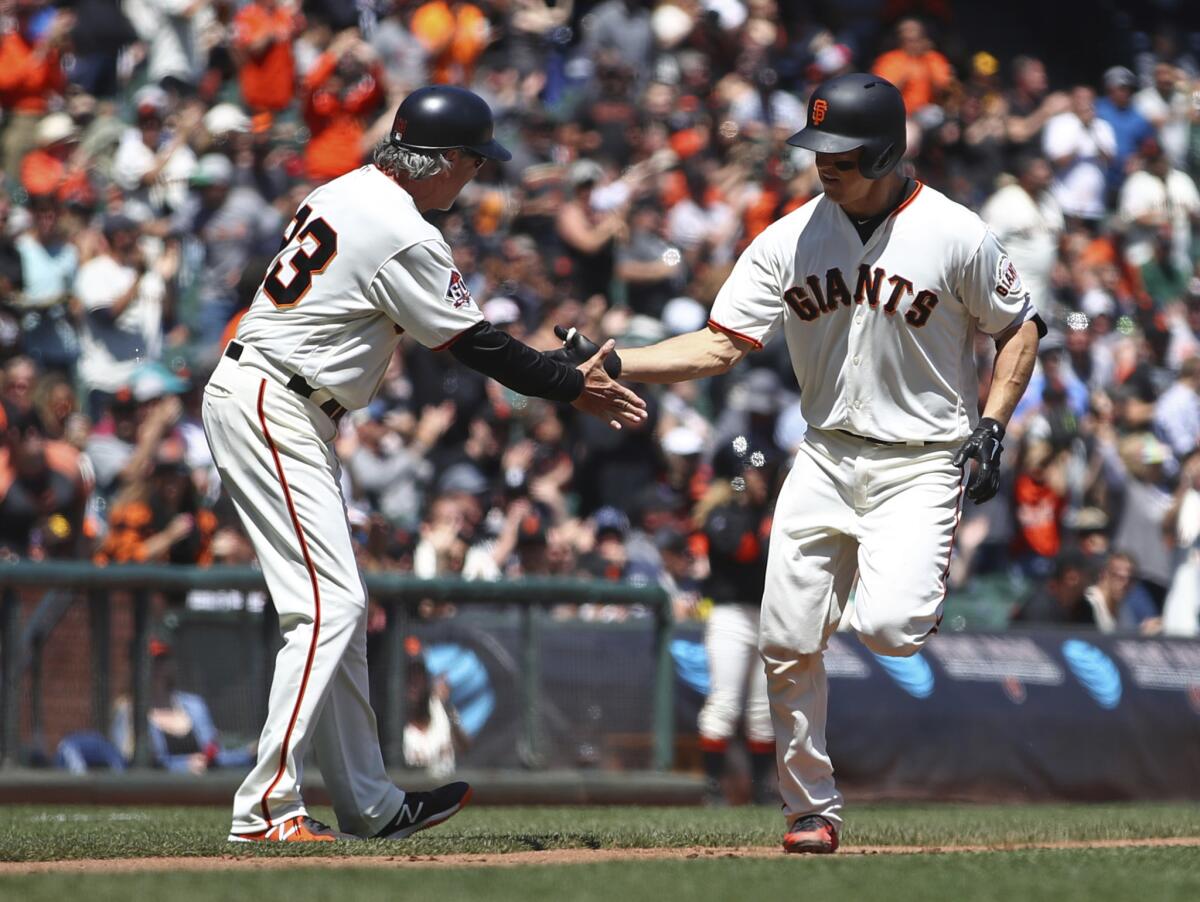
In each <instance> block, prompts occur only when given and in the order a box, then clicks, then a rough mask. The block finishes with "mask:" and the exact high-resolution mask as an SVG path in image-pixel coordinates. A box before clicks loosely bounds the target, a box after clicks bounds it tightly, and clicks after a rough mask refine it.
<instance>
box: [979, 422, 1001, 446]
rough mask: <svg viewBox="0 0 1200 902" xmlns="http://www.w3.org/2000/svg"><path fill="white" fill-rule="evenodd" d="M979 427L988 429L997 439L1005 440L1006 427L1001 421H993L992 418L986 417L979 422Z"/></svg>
mask: <svg viewBox="0 0 1200 902" xmlns="http://www.w3.org/2000/svg"><path fill="white" fill-rule="evenodd" d="M979 425H980V426H982V427H984V428H985V429H987V431H988V432H990V433H991V434H992V435H994V436H996V438H997V439H1000V440H1003V438H1004V426H1003V425H1002V424H1001V422H1000V421H999V420H993V419H992V418H991V417H984V418H983V419H981V420H980V421H979Z"/></svg>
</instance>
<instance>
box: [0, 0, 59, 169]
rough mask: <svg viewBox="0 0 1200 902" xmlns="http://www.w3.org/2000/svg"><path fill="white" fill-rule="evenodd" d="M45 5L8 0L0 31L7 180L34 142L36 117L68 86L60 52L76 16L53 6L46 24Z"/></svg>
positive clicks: (2, 159)
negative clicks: (43, 13)
mask: <svg viewBox="0 0 1200 902" xmlns="http://www.w3.org/2000/svg"><path fill="white" fill-rule="evenodd" d="M46 8H47V7H46V4H45V3H44V2H43V0H13V3H12V7H11V12H12V18H11V19H9V18H8V17H7V16H6V17H5V18H6V22H5V24H4V26H3V28H4V32H3V33H2V34H0V112H2V113H3V114H4V125H3V128H4V132H3V139H2V142H0V155H2V156H0V165H2V166H3V169H4V172H5V174H6V175H8V177H9V178H15V177H16V175H17V174H18V173H19V172H20V171H21V161H22V159H23V158H24V156H25V154H26V153H28V152H29V151H30V150H31V149H33V147H34V146H35V144H36V143H37V137H36V136H37V126H38V121H39V120H40V119H41V117H42V116H43V115H44V114H45V113H46V111H47V109H48V108H49V106H50V102H51V101H52V100H55V99H57V97H58V96H59V95H60V94H62V92H63V90H64V89H65V88H66V85H67V79H66V75H65V74H64V73H63V70H62V53H63V50H64V48H65V47H66V46H67V40H68V38H69V36H70V33H71V28H72V27H73V26H74V24H75V18H74V16H73V15H72V14H71V13H70V12H67V11H57V10H56V11H54V12H53V13H52V14H51V16H52V17H51V18H50V20H49V22H47V21H46V20H45V19H43V18H42V17H41V15H40V14H41V13H42V11H43V9H46Z"/></svg>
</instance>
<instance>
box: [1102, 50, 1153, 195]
mask: <svg viewBox="0 0 1200 902" xmlns="http://www.w3.org/2000/svg"><path fill="white" fill-rule="evenodd" d="M1136 89H1137V76H1136V75H1134V74H1133V73H1132V72H1131V71H1129V70H1128V69H1126V68H1125V67H1124V66H1113V67H1112V68H1111V69H1109V70H1108V71H1107V72H1105V73H1104V95H1105V96H1104V97H1102V98H1101V99H1100V100H1098V101H1097V102H1096V117H1097V118H1098V119H1101V120H1102V121H1104V122H1107V123H1108V124H1109V125H1110V126H1112V130H1113V135H1114V136H1115V137H1116V141H1117V149H1116V152H1115V153H1114V154H1113V155H1112V157H1111V159H1110V160H1109V162H1108V173H1107V178H1108V187H1109V190H1115V189H1116V188H1117V187H1118V186H1119V185H1120V184H1121V179H1122V178H1124V176H1125V172H1126V171H1127V164H1128V163H1129V160H1130V158H1131V157H1132V156H1133V155H1134V154H1135V153H1137V151H1138V148H1140V147H1141V146H1142V142H1144V141H1145V140H1147V139H1148V138H1153V137H1154V128H1153V127H1152V126H1151V125H1150V123H1149V122H1147V121H1146V118H1145V117H1144V116H1143V115H1142V114H1141V113H1139V112H1138V111H1137V108H1136V107H1134V105H1133V92H1134V91H1135V90H1136Z"/></svg>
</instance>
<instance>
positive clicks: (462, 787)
mask: <svg viewBox="0 0 1200 902" xmlns="http://www.w3.org/2000/svg"><path fill="white" fill-rule="evenodd" d="M469 801H471V787H470V785H468V784H466V783H447V784H446V785H445V786H439V787H438V788H437V789H435V790H433V791H432V792H406V793H405V794H404V804H403V805H401V806H400V810H399V811H398V812H396V816H395V817H393V818H392V820H391V822H390V823H389V824H388V825H387V826H386V827H384V828H383V829H382V830H380V831H379V832H378V833H376V834H375V839H404V838H405V837H408V836H412V835H413V834H414V833H416V832H418V831H419V830H424V829H426V828H428V827H436V826H437V825H438V824H440V823H442V822H443V821H448V820H449V819H450V818H452V817H454V815H456V814H458V812H460V811H462V809H463V808H465V807H466V805H467V802H469Z"/></svg>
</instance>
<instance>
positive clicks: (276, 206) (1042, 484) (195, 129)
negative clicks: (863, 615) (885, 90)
mask: <svg viewBox="0 0 1200 902" xmlns="http://www.w3.org/2000/svg"><path fill="white" fill-rule="evenodd" d="M850 7H851V8H852V9H851V12H843V13H842V14H841V15H840V16H839V17H838V19H837V24H834V22H833V20H832V19H831V20H830V22H829V23H825V22H822V21H821V19H820V17H819V16H818V15H816V14H815V13H813V12H812V11H811V10H810V9H808V7H807V5H806V4H799V3H788V2H783V0H671V2H661V3H653V2H649V0H603V2H601V3H588V2H584V0H575V2H572V0H559V2H558V3H556V4H554V5H547V4H546V3H545V2H543V0H476V2H463V0H428V2H420V0H413V2H405V0H393V2H389V0H375V2H350V0H309V2H305V3H304V4H303V5H302V6H297V5H293V4H291V3H288V2H283V0H247V2H244V3H239V2H233V0H73V2H69V3H63V4H62V5H54V4H52V3H48V2H46V0H2V2H0V16H2V18H3V25H2V33H0V111H2V116H3V119H2V124H0V165H2V167H3V185H4V187H3V190H2V191H0V398H2V401H3V406H2V408H0V417H2V418H3V445H2V447H0V554H3V555H4V556H5V557H8V558H30V559H43V558H53V557H73V558H93V559H94V560H96V561H98V562H124V561H163V562H166V561H169V562H177V563H199V564H213V563H226V562H228V563H247V562H249V561H250V560H251V558H252V552H251V550H250V548H249V543H248V541H247V539H246V537H245V535H244V534H243V533H242V531H241V529H240V527H239V525H238V523H237V520H236V516H235V515H234V514H233V511H232V508H231V507H230V505H229V504H228V502H227V501H226V500H225V499H223V498H222V495H221V492H220V482H219V479H218V478H217V477H216V474H215V472H214V471H213V469H212V466H211V459H210V456H209V453H208V449H207V446H206V443H205V439H204V435H203V431H202V428H201V425H200V421H199V398H200V393H201V391H202V389H203V385H204V382H205V379H206V376H207V373H208V372H209V371H210V370H211V368H212V366H213V365H214V364H215V361H216V359H217V357H218V354H219V353H220V350H221V348H222V347H223V346H224V343H225V342H226V341H227V340H228V339H229V337H230V336H232V334H233V329H234V328H235V326H236V321H237V317H238V316H239V314H240V311H242V310H244V309H245V307H246V306H247V305H248V304H249V302H250V300H251V299H252V297H253V295H254V292H255V290H256V288H257V286H258V284H259V283H260V282H261V280H262V278H263V275H264V273H265V271H266V268H267V266H268V265H269V261H270V259H271V257H272V256H273V254H274V252H275V250H276V249H277V247H278V245H279V240H280V236H281V234H282V230H283V229H284V227H285V226H286V224H287V222H288V220H289V219H290V218H291V216H292V214H293V213H294V211H295V209H296V208H297V206H298V202H299V200H300V199H301V198H303V196H304V195H305V194H306V193H307V192H308V191H309V190H311V189H312V188H313V187H314V186H316V185H319V184H320V183H322V182H324V181H327V180H329V179H331V178H334V177H336V176H337V175H339V174H341V173H344V172H346V171H349V170H351V169H353V168H354V167H357V166H359V165H362V164H363V163H364V161H366V160H368V159H369V157H370V151H371V148H372V147H373V145H374V144H375V143H376V142H377V141H378V140H379V139H381V138H382V137H383V136H384V135H386V133H387V129H388V126H389V125H390V122H391V117H392V114H393V112H394V110H395V108H396V105H397V104H398V102H399V101H400V100H401V99H402V98H403V97H404V96H405V95H406V94H407V93H408V92H409V91H410V90H412V89H413V88H415V87H417V86H419V85H421V84H425V83H428V82H431V81H433V82H441V83H454V84H461V85H464V86H469V87H472V88H473V89H475V90H477V91H479V92H480V93H481V94H483V95H484V96H485V97H486V98H487V99H488V101H489V103H490V104H491V105H492V107H493V109H494V110H495V111H496V113H497V119H498V131H499V134H498V136H499V137H500V138H501V139H502V140H503V141H504V143H505V144H506V145H507V146H509V147H512V148H513V149H514V155H513V159H512V161H511V162H510V163H507V164H503V165H498V164H495V163H489V164H488V165H487V166H486V167H485V168H484V169H483V171H482V172H481V175H480V177H479V178H478V179H477V180H476V181H475V182H474V183H473V184H471V185H470V186H469V187H468V189H467V190H466V191H465V192H464V194H463V196H462V198H461V199H460V201H459V202H458V204H457V205H456V206H455V207H454V209H453V210H451V211H450V212H448V213H446V214H444V215H440V216H438V217H437V224H438V225H439V227H440V228H441V229H442V230H443V233H444V234H445V235H446V237H447V239H448V241H449V243H450V245H451V247H452V248H453V249H454V254H455V259H456V262H457V264H458V267H459V269H460V270H461V272H462V274H463V276H464V279H465V281H466V283H467V285H468V287H469V289H470V291H471V293H472V295H473V296H474V298H475V299H476V301H477V302H478V303H479V304H480V306H481V308H482V309H483V311H484V313H485V315H486V316H487V318H488V319H490V320H491V321H492V322H493V323H495V324H497V326H499V327H502V328H505V329H508V330H510V331H512V332H513V333H514V334H516V335H518V336H521V337H523V338H524V339H526V340H527V341H529V342H530V343H531V344H533V345H534V346H537V347H542V348H549V347H552V346H554V345H556V344H557V342H556V339H555V338H554V336H553V332H552V327H553V326H554V325H555V324H564V325H575V326H578V327H579V328H581V329H582V330H583V331H584V332H585V333H587V334H589V335H591V336H592V337H594V338H596V339H597V340H599V339H602V338H605V337H609V336H612V337H615V338H616V339H617V340H618V347H620V346H622V345H624V346H631V345H636V344H640V343H647V342H651V341H654V340H658V339H659V338H662V337H664V336H669V335H672V334H678V333H682V332H686V331H690V330H694V329H697V328H702V327H703V326H704V324H705V322H706V319H707V309H708V307H709V305H710V304H711V302H712V300H713V298H714V296H715V294H716V291H717V289H718V288H719V286H720V284H721V282H722V280H723V278H724V276H725V275H726V274H727V273H728V271H729V269H730V267H731V265H732V262H733V261H734V260H735V259H736V256H737V254H738V253H739V252H740V251H741V250H742V249H743V248H744V247H745V246H746V245H747V243H748V242H749V241H750V240H751V239H752V238H753V237H754V236H755V235H756V234H758V232H760V231H761V230H762V229H763V228H764V227H765V226H766V225H767V224H769V223H770V222H771V221H773V220H774V219H776V218H778V217H779V216H780V215H782V214H785V213H787V212H788V211H790V210H792V209H795V208H796V207H798V206H799V205H801V204H802V203H804V202H805V201H806V200H808V199H809V198H810V197H812V196H813V195H814V193H815V192H816V191H818V190H819V183H818V181H817V179H816V176H815V170H814V167H813V158H812V156H811V154H809V153H808V152H806V151H802V150H799V149H796V148H790V147H788V146H786V145H785V143H784V140H785V139H786V137H787V136H788V135H790V134H791V133H792V132H794V131H795V130H796V129H798V128H799V127H800V126H801V124H802V123H803V120H804V117H805V109H806V106H805V102H806V98H807V95H808V92H809V91H810V90H811V88H812V87H813V86H814V85H815V84H817V83H818V82H820V81H821V80H823V79H825V78H828V77H830V76H833V75H837V74H840V73H843V72H848V71H854V70H858V69H870V70H872V71H875V72H877V73H879V74H881V75H883V76H885V77H887V78H888V79H890V80H891V81H893V82H894V83H895V84H897V86H899V87H900V88H901V90H902V92H903V94H904V98H905V103H906V105H907V107H908V111H909V113H910V124H909V141H908V145H909V150H908V157H909V165H911V166H912V167H913V170H914V172H915V174H916V175H917V176H918V177H919V178H920V179H922V180H923V181H924V182H926V183H928V184H929V185H931V186H933V187H935V188H937V189H939V190H941V191H943V192H945V193H947V194H948V195H950V196H951V197H953V198H954V199H956V200H959V201H962V202H964V203H967V204H969V205H971V206H972V208H974V209H976V210H978V211H980V213H981V215H982V216H983V218H984V219H985V220H986V221H987V222H988V223H989V224H990V225H991V227H992V228H993V229H994V230H995V231H996V232H997V233H998V235H999V236H1000V238H1001V240H1002V241H1003V242H1004V243H1005V245H1006V246H1007V248H1008V250H1009V252H1010V254H1011V256H1012V257H1013V259H1014V261H1015V263H1016V265H1017V267H1018V269H1019V271H1020V272H1021V274H1022V277H1023V279H1024V281H1025V283H1026V284H1027V285H1028V286H1029V288H1030V290H1031V291H1032V293H1033V297H1034V300H1035V302H1036V303H1037V305H1038V306H1039V308H1040V309H1041V311H1042V314H1043V316H1044V318H1045V319H1046V320H1047V321H1048V322H1049V323H1050V324H1051V327H1052V329H1051V333H1050V335H1049V336H1048V337H1047V338H1046V340H1044V341H1043V342H1042V345H1041V350H1040V361H1039V367H1038V371H1037V374H1036V375H1035V378H1034V382H1033V384H1032V385H1031V387H1030V390H1029V392H1028V393H1027V395H1026V397H1025V399H1024V401H1023V402H1022V404H1021V407H1020V408H1019V410H1018V412H1017V415H1016V417H1015V418H1014V422H1013V424H1012V425H1011V427H1010V429H1009V432H1008V437H1007V439H1006V446H1007V453H1006V455H1005V462H1006V465H1007V468H1008V469H1007V471H1006V475H1005V487H1004V489H1003V490H1002V492H1001V495H1000V496H999V497H998V498H997V499H996V500H995V501H994V502H992V503H990V504H988V505H986V506H983V507H980V508H974V507H973V506H968V507H967V509H966V510H965V511H964V516H963V521H962V524H961V528H960V530H959V536H958V543H957V549H956V556H955V560H954V563H953V566H952V569H951V572H950V580H951V586H952V592H969V591H970V590H971V589H972V587H973V586H975V585H977V584H979V583H980V582H981V581H984V582H986V581H987V580H988V579H995V578H1003V579H1004V580H1006V581H1007V582H1006V585H1019V586H1024V587H1026V588H1027V589H1028V592H1027V595H1026V596H1025V597H1024V598H1023V600H1022V601H1021V602H1020V603H1019V604H1018V605H1017V606H1016V608H1015V610H1014V612H1013V616H1014V617H1015V618H1017V619H1020V620H1025V621H1038V622H1046V621H1053V622H1072V623H1093V624H1095V625H1096V626H1097V627H1098V628H1100V629H1104V630H1110V629H1117V628H1127V629H1140V630H1141V631H1143V632H1147V633H1152V632H1157V631H1160V630H1163V629H1164V628H1165V629H1166V630H1167V631H1168V632H1174V633H1177V634H1194V633H1195V632H1196V631H1197V608H1198V607H1200V603H1198V599H1200V451H1198V449H1200V266H1198V265H1197V263H1198V260H1200V233H1198V232H1197V227H1198V226H1200V193H1198V192H1197V178H1200V57H1198V56H1197V55H1196V54H1194V53H1192V52H1191V51H1190V50H1189V49H1188V48H1189V45H1188V44H1187V42H1186V41H1185V40H1183V37H1184V36H1181V35H1180V34H1178V33H1177V32H1175V31H1173V30H1171V29H1169V28H1168V29H1163V30H1160V31H1157V32H1153V33H1150V34H1147V35H1142V36H1141V40H1140V41H1132V40H1131V42H1130V45H1129V50H1128V53H1127V55H1126V58H1124V59H1118V60H1111V61H1109V62H1111V63H1113V65H1110V66H1108V67H1107V68H1105V67H1103V66H1101V67H1099V68H1098V69H1097V70H1096V71H1081V72H1079V73H1077V79H1076V80H1074V81H1070V82H1064V83H1061V84H1051V82H1050V78H1049V76H1048V74H1047V68H1046V66H1045V65H1044V64H1043V61H1042V60H1039V59H1037V58H1034V57H1032V56H1012V55H1010V54H1000V53H999V51H996V55H994V54H993V51H995V50H996V48H989V47H986V46H979V47H968V46H966V43H965V41H964V40H963V38H962V36H961V35H960V34H958V33H956V32H955V30H954V27H953V25H952V24H948V23H947V21H944V20H941V19H939V17H938V16H936V15H935V16H934V17H933V18H931V19H929V20H926V21H923V20H921V19H917V18H909V17H906V16H904V15H903V12H904V8H905V7H906V4H903V3H888V4H884V3H883V2H874V3H872V2H864V3H856V4H850ZM930 8H932V9H934V10H935V11H936V10H937V9H940V8H942V5H939V4H932V5H931V7H930ZM992 350H993V349H992V348H991V347H990V343H989V342H987V341H986V340H981V341H980V342H979V344H978V346H977V358H978V363H979V371H980V373H981V377H984V376H986V374H987V373H989V372H990V356H989V355H990V354H991V353H992ZM749 363H750V364H751V365H750V366H746V367H742V368H739V370H738V371H736V372H735V373H734V374H732V375H731V376H730V377H728V378H722V379H712V380H707V381H704V382H699V383H693V384H687V385H678V386H671V387H668V388H663V389H653V390H650V389H646V390H645V391H644V394H645V395H646V397H647V399H648V401H649V403H650V410H651V418H650V421H649V424H648V425H647V427H646V428H644V429H640V430H625V431H622V432H612V431H609V430H608V429H607V428H606V427H605V426H604V425H603V424H600V423H598V422H595V421H592V420H589V419H586V418H584V417H581V416H578V415H576V412H575V411H574V410H572V409H569V408H563V407H555V406H554V405H551V404H548V403H545V402H541V401H536V400H529V399H525V398H522V397H517V396H514V395H512V394H510V393H508V392H507V391H506V390H504V389H502V388H501V387H500V386H498V385H497V384H496V383H492V382H487V381H486V380H484V379H483V378H482V377H480V376H478V375H477V374H475V373H473V372H471V371H469V370H467V369H465V368H463V367H462V366H459V365H457V364H455V363H454V361H453V360H452V358H450V357H449V355H447V354H435V353H431V352H428V351H425V350H423V349H420V348H418V347H417V346H415V345H412V344H409V343H404V344H403V345H402V346H401V350H400V351H399V352H398V353H397V355H396V356H395V358H394V360H393V362H392V365H391V368H390V370H389V372H388V374H387V376H386V378H385V381H384V383H383V386H382V389H381V391H380V393H379V395H378V398H377V399H376V400H375V402H374V403H372V404H371V405H370V407H368V408H366V409H365V410H360V411H355V412H352V413H351V414H350V415H349V416H347V417H346V418H344V420H343V421H342V423H341V426H340V435H339V437H338V439H337V449H338V451H339V453H340V455H341V458H342V460H343V461H344V464H345V467H344V478H345V488H346V497H347V498H348V499H350V500H351V504H350V507H349V517H350V520H351V524H352V526H353V528H354V531H355V536H356V538H357V540H358V548H359V553H360V555H361V558H362V563H363V565H364V567H365V568H366V569H368V570H399V571H411V572H413V573H416V574H418V575H420V576H425V577H432V576H436V575H454V574H462V575H464V576H466V577H468V578H472V579H492V580H494V579H501V578H513V577H520V576H524V575H545V574H583V575H590V576H593V577H595V578H598V579H606V580H627V581H632V582H643V583H645V582H661V583H663V584H664V585H666V586H667V587H668V588H669V590H670V591H671V592H672V594H673V596H674V597H675V598H676V608H677V610H676V613H677V614H678V615H679V616H691V615H692V614H694V613H695V611H696V609H697V605H698V602H700V600H701V599H702V597H703V596H704V594H705V587H706V585H707V580H708V578H709V571H710V569H711V568H710V566H709V563H708V553H707V548H706V545H707V543H708V541H709V540H710V538H711V531H706V530H705V529H704V523H703V522H702V520H703V517H704V516H705V512H710V511H712V510H713V509H714V508H717V507H719V506H720V505H721V504H723V503H725V502H727V501H728V491H729V489H728V486H729V484H730V479H731V478H733V479H735V480H736V477H737V473H736V465H735V466H733V467H732V468H729V467H725V468H723V467H722V464H721V459H722V456H721V454H720V453H719V452H720V451H721V449H723V448H725V447H726V446H728V445H729V444H730V443H731V442H733V441H734V440H735V439H737V438H738V437H740V438H741V439H742V446H743V447H744V448H748V449H750V450H751V451H760V452H761V454H762V456H761V457H760V458H756V459H759V460H763V461H765V462H766V463H767V465H768V467H770V470H769V475H770V476H771V477H772V478H779V476H780V474H781V473H782V471H783V469H784V468H785V467H786V462H787V460H788V458H789V456H790V454H791V453H792V451H793V450H794V448H795V447H796V445H797V443H798V442H799V441H801V439H802V437H803V434H804V430H805V424H804V422H803V419H802V417H801V416H800V413H799V408H798V399H797V397H796V395H795V393H794V379H793V377H792V375H791V372H790V364H789V361H788V358H787V354H786V349H785V348H784V346H783V342H782V340H777V341H775V342H774V343H772V344H771V345H769V346H768V347H767V348H766V349H765V350H764V351H763V352H761V353H759V354H756V355H754V356H753V358H752V359H751V360H750V361H749ZM982 391H984V392H986V384H984V385H983V387H982ZM981 403H982V402H981ZM743 456H746V455H743ZM227 600H228V599H227V598H225V596H219V597H216V598H215V599H210V601H211V602H212V603H214V604H220V603H225V601H227ZM201 602H202V599H199V596H198V600H197V603H201ZM1164 609H1165V619H1164ZM578 613H579V614H580V615H582V616H589V617H600V618H603V617H618V616H624V613H623V612H621V611H618V610H609V609H585V610H582V611H579V612H578Z"/></svg>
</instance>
